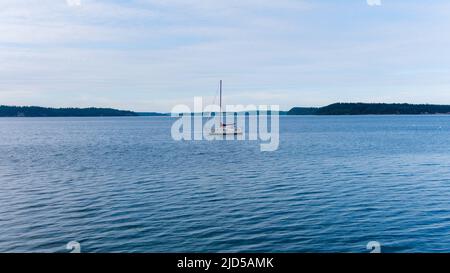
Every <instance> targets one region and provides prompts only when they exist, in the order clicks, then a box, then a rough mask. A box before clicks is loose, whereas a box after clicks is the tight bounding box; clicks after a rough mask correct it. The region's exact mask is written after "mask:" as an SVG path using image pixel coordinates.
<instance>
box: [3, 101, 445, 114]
mask: <svg viewBox="0 0 450 273" xmlns="http://www.w3.org/2000/svg"><path fill="white" fill-rule="evenodd" d="M188 114H191V115H194V114H195V113H188ZM246 114H255V113H246ZM279 114H280V115H287V116H305V115H311V116H337V115H338V116H342V115H348V116H356V115H450V105H434V104H408V103H334V104H330V105H328V106H324V107H293V108H292V109H290V110H289V111H280V112H279ZM137 116H145V117H149V116H170V113H159V112H133V111H128V110H117V109H113V108H96V107H90V108H48V107H39V106H6V105H0V117H137Z"/></svg>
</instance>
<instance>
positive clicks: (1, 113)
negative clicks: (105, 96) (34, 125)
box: [0, 105, 138, 117]
mask: <svg viewBox="0 0 450 273" xmlns="http://www.w3.org/2000/svg"><path fill="white" fill-rule="evenodd" d="M137 115H138V114H137V113H135V112H132V111H123V110H116V109H110V108H46V107H38V106H4V105H2V106H0V117H116V116H137Z"/></svg>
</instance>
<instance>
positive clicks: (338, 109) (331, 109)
mask: <svg viewBox="0 0 450 273" xmlns="http://www.w3.org/2000/svg"><path fill="white" fill-rule="evenodd" d="M424 114H450V105H432V104H407V103H402V104H401V103H392V104H388V103H334V104H330V105H328V106H325V107H320V108H304V107H294V108H292V109H291V110H289V111H288V115H424Z"/></svg>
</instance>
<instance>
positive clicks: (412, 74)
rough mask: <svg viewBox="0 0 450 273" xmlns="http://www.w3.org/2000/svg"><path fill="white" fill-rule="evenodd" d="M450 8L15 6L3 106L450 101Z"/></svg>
mask: <svg viewBox="0 0 450 273" xmlns="http://www.w3.org/2000/svg"><path fill="white" fill-rule="evenodd" d="M449 12H450V3H449V2H448V1H443V0H437V1H433V2H432V3H430V2H424V1H419V0H412V1H411V0H410V1H406V0H398V1H393V0H382V1H381V5H380V6H373V5H372V6H371V5H368V4H367V1H366V0H351V1H346V2H345V3H339V2H337V1H327V0H317V1H309V0H303V1H301V0H298V1H294V0H280V1H276V2H274V1H267V0H259V1H257V0H247V1H237V0H228V1H201V0H185V1H181V0H172V1H161V0H130V1H123V0H113V1H111V0H110V1H102V0H98V1H95V0H40V1H37V0H26V1H20V2H18V1H13V0H4V1H2V2H1V3H0V31H1V33H2V34H1V35H0V49H1V52H0V62H1V63H2V65H1V66H0V71H1V75H2V77H1V78H0V79H1V80H0V104H1V105H17V106H24V105H36V106H44V107H58V108H59V107H111V108H117V109H124V110H132V111H137V112H169V111H170V110H171V108H172V107H173V106H175V105H176V104H179V103H183V104H187V105H192V103H193V98H194V96H197V97H198V96H201V97H203V98H204V102H205V103H212V102H213V98H214V95H215V94H216V91H217V85H218V81H219V80H220V79H222V80H223V81H224V92H225V104H278V105H280V109H282V110H289V109H290V108H292V107H295V106H302V107H320V106H325V105H328V104H331V103H335V102H367V103H412V104H450V92H449V90H450V78H449V77H448V75H449V72H450V54H449V53H448V48H449V47H450V37H449V36H448V35H446V33H447V32H448V31H447V30H448V29H449V27H450V17H449V16H448V13H449Z"/></svg>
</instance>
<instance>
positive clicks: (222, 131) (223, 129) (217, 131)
mask: <svg viewBox="0 0 450 273" xmlns="http://www.w3.org/2000/svg"><path fill="white" fill-rule="evenodd" d="M219 85H220V98H219V109H220V111H219V127H218V128H216V126H214V127H213V128H212V129H211V135H223V136H225V135H241V134H242V130H241V129H240V128H238V127H236V126H235V125H234V123H230V124H226V123H223V122H222V121H223V118H222V112H223V111H222V80H220V82H219ZM225 116H226V113H225Z"/></svg>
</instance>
